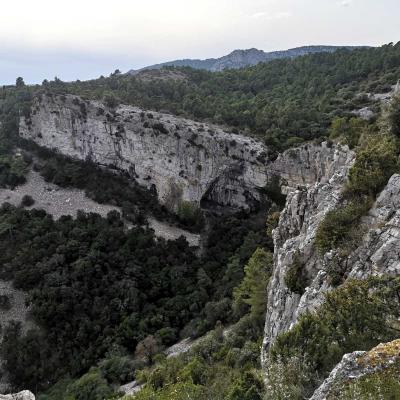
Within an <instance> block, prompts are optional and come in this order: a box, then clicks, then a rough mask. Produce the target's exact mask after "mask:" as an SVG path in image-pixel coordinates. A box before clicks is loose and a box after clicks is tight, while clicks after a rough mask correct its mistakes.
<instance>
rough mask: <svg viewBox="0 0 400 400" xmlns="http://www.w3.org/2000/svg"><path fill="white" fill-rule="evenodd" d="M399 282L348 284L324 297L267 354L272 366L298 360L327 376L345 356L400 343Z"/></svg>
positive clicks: (390, 280)
mask: <svg viewBox="0 0 400 400" xmlns="http://www.w3.org/2000/svg"><path fill="white" fill-rule="evenodd" d="M399 293H400V278H390V277H389V278H380V279H372V278H371V279H370V280H367V281H348V282H347V283H346V284H345V285H343V286H341V287H339V288H337V289H335V290H333V291H332V292H329V293H327V294H326V297H325V302H324V303H323V305H322V306H321V307H320V308H319V309H318V310H316V312H314V313H307V314H305V315H303V316H302V317H301V318H300V320H299V322H298V323H297V324H296V325H295V326H294V327H293V328H292V329H291V330H289V331H288V332H285V333H282V334H281V335H279V336H278V338H277V339H276V341H275V344H274V345H273V347H272V349H271V357H272V359H273V360H278V359H279V358H281V359H282V361H283V362H286V361H287V360H289V359H290V358H291V357H293V356H297V355H301V356H302V357H304V358H305V359H306V360H307V361H308V362H309V364H310V368H311V369H312V371H313V373H314V374H319V375H320V377H323V376H325V375H326V374H327V373H329V372H330V371H331V369H332V368H333V367H334V366H335V365H336V364H337V363H338V362H339V361H340V359H341V357H342V356H343V355H344V354H345V353H350V352H353V351H355V350H369V349H371V348H372V347H374V346H376V345H377V344H379V343H380V342H388V341H391V340H394V339H396V338H397V337H398V331H397V329H396V326H395V324H396V320H397V318H399V316H400V305H399V300H398V299H399V297H398V296H399Z"/></svg>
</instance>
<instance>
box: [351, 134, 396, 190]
mask: <svg viewBox="0 0 400 400" xmlns="http://www.w3.org/2000/svg"><path fill="white" fill-rule="evenodd" d="M398 152H399V149H398V144H397V141H396V139H395V138H393V137H391V136H389V135H384V134H378V135H376V136H374V137H371V136H369V137H367V138H366V139H365V143H364V144H363V145H362V146H361V148H360V150H359V151H358V152H357V158H356V161H355V163H354V165H353V166H352V168H351V169H350V172H349V182H348V184H347V185H346V188H345V195H346V196H347V197H360V196H372V197H373V196H376V195H377V194H378V193H379V192H380V191H381V190H382V189H383V188H384V186H385V185H386V183H387V181H388V180H389V178H390V177H391V176H392V175H393V174H394V173H396V171H398V170H399V165H398Z"/></svg>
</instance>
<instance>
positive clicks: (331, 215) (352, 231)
mask: <svg viewBox="0 0 400 400" xmlns="http://www.w3.org/2000/svg"><path fill="white" fill-rule="evenodd" d="M370 204H371V203H370V201H368V200H367V201H366V200H364V201H360V202H358V203H357V202H355V201H354V202H350V203H349V204H347V205H345V206H343V207H341V208H339V209H337V210H333V211H330V212H328V213H327V214H326V216H325V218H324V219H323V221H322V222H321V223H320V225H319V226H318V230H317V234H316V238H315V245H316V247H317V249H318V250H319V251H320V253H321V254H324V253H326V252H327V251H329V250H331V249H337V248H349V247H351V246H352V245H354V243H355V242H356V241H357V240H358V239H359V237H360V229H359V221H360V219H361V217H362V216H363V215H365V214H366V212H367V211H368V209H369V208H370Z"/></svg>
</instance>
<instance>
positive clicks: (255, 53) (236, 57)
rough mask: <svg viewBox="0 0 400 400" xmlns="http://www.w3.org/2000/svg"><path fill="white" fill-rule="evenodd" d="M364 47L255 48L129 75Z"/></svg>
mask: <svg viewBox="0 0 400 400" xmlns="http://www.w3.org/2000/svg"><path fill="white" fill-rule="evenodd" d="M362 47H363V46H303V47H296V48H293V49H288V50H281V51H272V52H265V51H263V50H258V49H255V48H252V49H247V50H234V51H232V53H230V54H228V55H226V56H223V57H220V58H208V59H205V60H196V59H184V60H175V61H167V62H165V63H160V64H154V65H150V66H148V67H144V68H141V69H138V70H130V71H129V72H128V73H129V74H136V73H138V72H140V71H145V70H151V69H161V68H163V67H192V68H195V69H205V70H208V71H212V72H218V71H223V70H224V69H238V68H243V67H248V66H251V65H256V64H259V63H262V62H268V61H272V60H277V59H282V58H295V57H299V56H304V55H306V54H312V53H321V52H325V53H326V52H328V53H332V52H334V51H336V50H339V49H348V50H353V49H358V48H362Z"/></svg>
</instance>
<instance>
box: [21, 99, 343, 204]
mask: <svg viewBox="0 0 400 400" xmlns="http://www.w3.org/2000/svg"><path fill="white" fill-rule="evenodd" d="M20 135H21V136H22V137H24V138H26V139H31V140H33V141H35V142H36V143H37V144H39V145H40V146H44V147H47V148H50V149H54V150H56V151H57V152H59V153H61V154H64V155H67V156H70V157H74V158H77V159H80V160H90V161H92V162H94V163H97V164H99V165H102V166H105V167H108V168H112V169H118V170H121V171H124V172H125V173H127V174H129V175H130V176H131V177H132V179H135V180H137V181H138V182H139V183H140V184H142V185H145V186H146V187H148V188H150V189H154V190H156V191H157V194H158V198H159V200H160V202H161V203H163V204H165V205H167V206H168V207H169V208H170V209H176V207H177V206H178V205H179V203H180V202H181V201H187V202H191V203H194V204H195V205H197V206H202V207H208V206H212V207H215V206H222V207H233V208H241V209H246V210H251V209H253V208H256V207H257V206H258V204H259V203H260V202H261V201H262V199H263V189H264V187H265V186H266V185H268V184H269V182H271V179H272V178H273V177H275V176H278V177H279V178H281V181H282V182H283V183H284V185H285V186H288V187H296V186H297V185H307V184H310V183H315V182H316V181H325V180H326V179H328V178H329V177H330V176H331V175H332V171H335V170H336V169H337V168H338V166H340V165H342V164H343V162H345V158H346V155H345V153H343V152H337V151H336V148H335V147H330V146H328V145H327V144H326V143H325V144H322V145H313V144H309V145H304V146H301V147H299V148H297V149H291V150H288V151H286V152H285V153H283V154H281V155H279V156H278V158H277V159H276V160H273V159H272V158H271V153H270V151H269V149H268V148H267V147H266V146H264V145H263V144H262V143H261V142H259V141H256V140H254V139H252V138H249V137H246V136H242V135H238V134H233V133H229V132H227V131H226V130H224V129H222V128H220V127H217V126H215V125H209V124H201V123H198V122H194V121H191V120H187V119H182V118H178V117H175V116H172V115H168V114H162V113H157V112H148V111H144V110H141V109H139V108H136V107H131V106H125V105H120V106H119V107H117V108H116V109H111V108H109V107H107V106H105V105H104V104H102V103H100V102H98V101H84V100H82V99H81V98H79V97H76V96H71V95H68V96H50V95H42V96H39V97H37V98H36V99H35V100H34V102H33V106H32V110H31V115H30V118H29V119H25V118H22V119H21V123H20Z"/></svg>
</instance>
